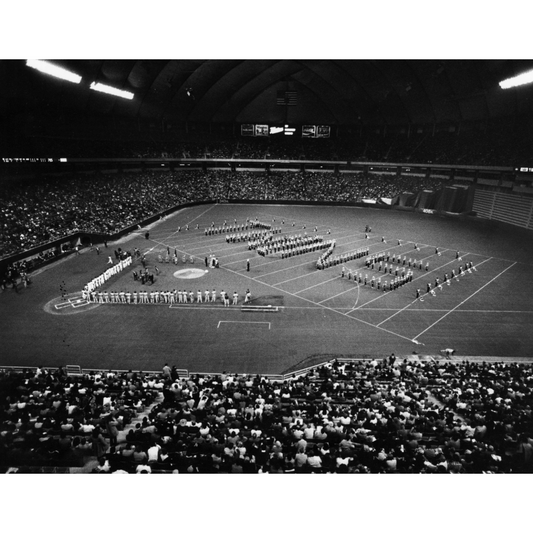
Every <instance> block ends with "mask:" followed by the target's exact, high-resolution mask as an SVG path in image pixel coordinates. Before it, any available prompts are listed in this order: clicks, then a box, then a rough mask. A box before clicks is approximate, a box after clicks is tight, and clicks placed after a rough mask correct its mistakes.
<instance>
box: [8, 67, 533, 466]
mask: <svg viewBox="0 0 533 533" xmlns="http://www.w3.org/2000/svg"><path fill="white" fill-rule="evenodd" d="M532 71H533V61H531V60H459V59H456V60H422V59H421V60H309V59H306V60H287V59H284V60H234V59H231V60H230V59H219V60H192V59H189V60H54V61H43V62H39V61H30V60H28V61H26V60H2V61H0V79H2V80H8V82H7V83H2V84H1V88H0V94H1V98H0V125H1V133H2V135H0V183H1V187H0V223H1V234H0V281H1V289H2V291H1V293H0V314H1V316H2V328H1V329H0V470H2V472H5V473H97V474H108V473H121V474H124V473H126V474H134V473H143V474H153V473H161V474H165V473H166V474H170V473H179V474H187V473H209V474H215V473H387V474H398V473H399V474H401V473H404V474H411V473H532V472H533V411H532V407H533V366H532V365H531V363H532V357H533V355H532V354H533V327H532V325H533V320H532V318H533V281H532V279H531V276H530V275H529V273H530V271H529V269H530V268H532V267H533V238H532V237H533V233H532V232H533V151H532V149H531V147H532V146H533V120H532V119H533V88H532V87H533V85H531V84H530V85H523V86H522V85H518V86H513V85H512V83H501V82H504V80H510V79H514V78H515V77H517V76H520V75H523V74H524V73H528V72H532ZM58 75H59V76H61V77H57V76H58ZM67 78H68V79H67ZM520 79H521V78H519V80H518V81H520Z"/></svg>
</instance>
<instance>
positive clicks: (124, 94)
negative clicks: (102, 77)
mask: <svg viewBox="0 0 533 533" xmlns="http://www.w3.org/2000/svg"><path fill="white" fill-rule="evenodd" d="M89 87H90V88H91V89H92V90H93V91H99V92H101V93H106V94H111V95H112V96H118V97H120V98H126V100H132V99H133V93H130V92H129V91H123V90H122V89H116V88H115V87H111V86H109V85H105V84H103V83H96V82H95V81H93V82H92V83H91V85H90V86H89Z"/></svg>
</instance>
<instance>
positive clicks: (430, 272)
mask: <svg viewBox="0 0 533 533" xmlns="http://www.w3.org/2000/svg"><path fill="white" fill-rule="evenodd" d="M463 255H465V256H466V255H468V254H463ZM489 259H490V258H489ZM454 261H455V259H453V260H452V261H448V262H447V263H444V264H443V265H442V266H440V267H439V268H434V269H433V270H428V271H427V272H425V273H424V274H422V275H421V276H418V277H417V278H416V279H417V280H418V279H420V278H423V277H424V276H428V275H429V274H432V273H433V272H435V271H436V270H439V269H441V268H442V267H445V266H446V265H449V264H450V263H453V262H454ZM485 261H487V259H486V260H485ZM485 261H483V263H484V262H485ZM480 264H482V263H480ZM382 275H385V274H382ZM389 275H390V274H389ZM380 277H381V276H380ZM414 281H415V280H413V281H412V282H411V283H413V282H414ZM389 292H390V291H387V292H385V293H384V294H382V295H381V296H377V297H376V298H374V299H372V300H369V301H368V302H366V303H364V304H361V305H360V306H359V307H356V308H355V309H352V311H357V310H358V309H361V308H362V307H364V306H365V305H368V304H371V303H372V302H375V301H376V300H379V299H380V298H383V297H384V296H387V294H389ZM352 311H348V313H346V314H349V313H351V312H352Z"/></svg>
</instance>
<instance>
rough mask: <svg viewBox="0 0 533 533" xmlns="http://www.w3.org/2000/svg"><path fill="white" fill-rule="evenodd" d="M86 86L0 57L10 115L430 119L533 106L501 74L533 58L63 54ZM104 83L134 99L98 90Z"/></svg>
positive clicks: (528, 90) (503, 113) (525, 91)
mask: <svg viewBox="0 0 533 533" xmlns="http://www.w3.org/2000/svg"><path fill="white" fill-rule="evenodd" d="M51 62H52V63H54V64H56V65H59V66H63V67H65V68H67V69H68V70H70V71H72V72H75V73H77V74H79V75H80V76H82V81H81V83H80V84H79V85H75V84H71V83H68V82H65V81H62V80H58V79H56V78H53V77H51V76H48V75H46V74H42V73H40V72H38V71H36V70H34V69H31V68H28V67H27V66H26V63H25V61H23V60H4V61H0V77H1V79H2V80H3V83H2V85H1V93H0V94H1V98H0V117H1V118H3V119H9V122H10V123H15V124H16V119H17V118H18V117H20V118H27V117H28V116H38V115H39V114H40V112H42V111H43V110H47V111H48V112H50V113H53V112H54V111H55V110H57V109H61V110H66V109H68V110H69V112H72V113H74V114H75V113H76V112H80V113H81V114H83V115H109V116H114V117H126V118H130V119H141V120H156V121H169V122H171V121H187V122H213V123H235V122H236V123H246V122H252V123H258V122H259V123H261V122H265V123H270V124H275V123H284V122H291V123H297V124H306V123H311V124H331V125H353V124H387V125H395V124H421V123H447V122H463V121H470V120H487V119H495V118H503V117H509V116H521V115H524V114H529V113H530V112H531V111H532V108H533V86H531V85H530V86H525V87H519V88H514V89H508V90H502V89H501V88H500V87H499V85H498V83H499V82H500V81H501V80H503V79H506V78H509V77H512V76H515V75H517V74H520V73H522V72H524V71H527V70H530V69H532V68H533V61H531V60H444V61H441V60H309V59H306V60H298V59H283V60H275V59H273V60H238V59H221V60H206V59H198V60H57V61H56V60H54V61H51ZM92 82H99V83H105V84H108V85H111V86H113V87H116V88H119V89H124V90H127V91H131V92H133V93H134V98H133V99H132V100H123V99H121V98H118V97H114V96H109V95H106V94H101V93H98V92H96V91H92V90H90V89H89V85H90V83H92Z"/></svg>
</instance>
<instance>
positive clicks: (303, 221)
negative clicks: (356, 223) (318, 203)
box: [264, 204, 364, 233]
mask: <svg viewBox="0 0 533 533" xmlns="http://www.w3.org/2000/svg"><path fill="white" fill-rule="evenodd" d="M280 205H283V204H280ZM288 207H291V208H293V207H308V206H297V205H290V206H288ZM309 207H315V206H309ZM264 215H265V216H269V217H270V216H271V217H272V218H276V217H275V216H274V215H272V214H269V213H264ZM276 216H277V217H279V215H276ZM280 218H281V220H284V219H286V218H287V217H280ZM285 222H287V221H286V220H285ZM294 222H295V223H296V222H298V219H294ZM298 223H299V224H305V225H308V224H310V225H311V226H318V225H319V224H316V223H314V222H309V221H305V220H300V221H299V222H298ZM280 224H281V222H280ZM285 225H286V224H281V226H282V227H283V226H285ZM320 226H324V227H325V228H335V229H338V230H343V231H344V230H345V228H341V227H339V226H331V225H327V224H320ZM291 227H292V226H291ZM295 227H296V226H295ZM300 229H301V228H300ZM358 233H364V232H358Z"/></svg>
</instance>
